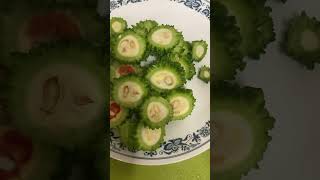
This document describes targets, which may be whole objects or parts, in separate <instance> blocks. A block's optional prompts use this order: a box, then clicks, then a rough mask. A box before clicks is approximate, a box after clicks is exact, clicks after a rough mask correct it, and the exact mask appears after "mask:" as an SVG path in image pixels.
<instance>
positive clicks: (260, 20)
mask: <svg viewBox="0 0 320 180" xmlns="http://www.w3.org/2000/svg"><path fill="white" fill-rule="evenodd" d="M217 1H219V2H220V3H222V4H224V5H225V6H226V7H227V9H228V12H229V15H231V16H234V17H235V18H236V21H237V25H238V26H239V27H240V33H241V37H242V38H243V41H242V42H241V52H242V54H243V55H244V56H248V57H250V58H253V59H259V57H260V55H261V54H262V53H264V52H265V51H264V49H265V48H266V46H267V45H268V44H269V43H270V42H272V41H274V40H275V33H274V29H273V20H272V18H271V16H270V12H271V8H270V7H267V6H266V5H265V3H266V1H252V0H239V1H235V0H217ZM215 27H216V26H215Z"/></svg>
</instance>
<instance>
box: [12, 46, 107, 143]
mask: <svg viewBox="0 0 320 180" xmlns="http://www.w3.org/2000/svg"><path fill="white" fill-rule="evenodd" d="M51 46H52V45H51ZM99 51H100V49H99V48H98V49H96V48H93V47H90V46H88V45H87V44H81V45H80V44H77V43H72V44H71V45H67V44H63V43H58V44H56V47H44V48H40V47H39V48H37V49H34V50H32V51H31V52H30V54H21V55H16V56H13V57H12V58H14V60H15V61H19V62H20V63H19V64H18V65H17V66H15V67H14V68H15V70H17V73H15V74H14V75H13V76H12V79H11V80H10V82H11V84H10V85H11V91H10V96H9V111H10V112H16V113H14V114H12V116H13V117H12V120H13V123H14V124H15V125H16V126H17V127H18V128H19V129H20V130H21V131H23V132H24V133H26V134H27V135H29V136H31V137H33V138H34V139H38V140H40V141H45V142H48V143H51V144H55V145H59V146H63V147H65V148H70V149H72V148H76V147H80V146H83V145H85V144H87V143H89V142H90V141H92V140H94V138H95V136H96V135H97V134H99V133H100V132H99V131H103V128H104V126H103V125H104V122H105V120H106V119H107V117H106V114H107V112H106V109H107V106H108V105H107V103H108V101H109V100H108V99H109V97H108V96H107V87H106V85H105V78H106V77H107V75H106V71H105V68H104V67H103V66H99V64H98V63H97V62H98V61H100V60H101V59H103V54H101V55H99Z"/></svg>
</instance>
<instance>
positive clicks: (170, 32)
mask: <svg viewBox="0 0 320 180" xmlns="http://www.w3.org/2000/svg"><path fill="white" fill-rule="evenodd" d="M180 39H181V34H179V33H178V31H177V30H176V29H175V28H174V27H173V26H169V25H161V26H158V27H156V28H153V29H152V30H151V32H150V33H149V35H148V42H149V45H150V47H151V51H152V52H153V53H155V54H162V53H163V52H166V51H168V50H170V49H172V48H174V47H175V46H176V45H177V44H178V43H179V41H180Z"/></svg>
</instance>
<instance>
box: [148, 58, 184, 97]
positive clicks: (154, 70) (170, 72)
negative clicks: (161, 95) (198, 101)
mask: <svg viewBox="0 0 320 180" xmlns="http://www.w3.org/2000/svg"><path fill="white" fill-rule="evenodd" d="M146 78H147V80H148V81H149V83H150V84H151V87H152V88H153V89H155V90H156V91H159V92H164V91H169V90H173V89H176V88H179V87H181V86H182V85H183V84H184V83H185V81H186V79H185V74H184V70H183V68H182V67H181V66H180V65H179V63H177V62H170V61H169V60H167V61H164V60H163V61H159V62H157V63H155V64H153V65H151V66H150V67H149V69H148V71H147V74H146Z"/></svg>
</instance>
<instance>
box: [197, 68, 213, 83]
mask: <svg viewBox="0 0 320 180" xmlns="http://www.w3.org/2000/svg"><path fill="white" fill-rule="evenodd" d="M210 74H211V72H210V68H209V67H207V66H202V67H201V68H200V69H199V74H198V78H199V79H201V80H202V81H203V82H205V83H208V82H210Z"/></svg>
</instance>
